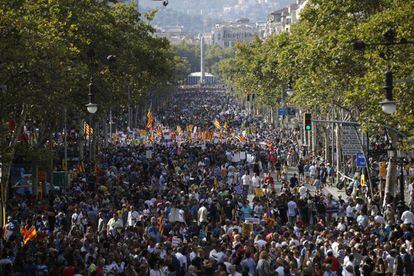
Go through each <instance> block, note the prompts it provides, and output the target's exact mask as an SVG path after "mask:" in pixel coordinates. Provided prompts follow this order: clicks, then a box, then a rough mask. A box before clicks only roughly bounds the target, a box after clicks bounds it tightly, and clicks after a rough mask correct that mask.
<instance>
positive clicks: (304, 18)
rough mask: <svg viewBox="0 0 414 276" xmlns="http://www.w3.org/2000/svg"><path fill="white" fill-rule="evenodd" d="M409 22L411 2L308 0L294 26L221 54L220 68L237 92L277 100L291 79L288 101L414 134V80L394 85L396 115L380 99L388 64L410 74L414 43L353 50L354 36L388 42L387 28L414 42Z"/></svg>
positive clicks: (399, 75) (401, 75)
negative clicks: (385, 109)
mask: <svg viewBox="0 0 414 276" xmlns="http://www.w3.org/2000/svg"><path fill="white" fill-rule="evenodd" d="M412 22H414V4H413V2H412V1H403V0H379V1H378V0H350V1H342V0H311V1H309V4H308V5H307V6H306V7H305V9H304V10H303V11H302V13H301V15H300V21H299V23H298V24H297V25H295V26H293V28H292V30H291V33H289V34H288V33H281V34H276V35H273V36H272V37H270V38H269V39H268V40H266V41H263V42H258V41H254V42H252V43H251V44H249V45H238V46H237V49H236V56H235V58H233V59H230V60H224V61H222V62H221V63H220V65H219V71H220V74H221V76H222V78H223V79H224V80H225V81H226V82H227V83H228V84H229V85H231V86H233V87H235V88H236V89H237V90H238V92H239V93H244V94H247V93H256V94H258V95H259V97H260V98H261V99H262V101H263V102H266V103H271V104H272V105H273V104H277V103H278V102H279V100H280V96H281V91H282V88H283V87H286V86H287V85H289V84H291V85H293V88H294V91H295V92H294V95H293V96H292V97H291V98H290V99H289V101H290V102H291V103H292V104H294V105H296V106H298V107H300V108H302V109H303V110H309V111H312V112H314V114H315V115H317V114H328V115H329V116H330V117H331V118H332V119H344V118H345V117H346V118H348V119H349V118H350V119H353V120H359V121H360V122H361V123H362V124H363V125H364V126H365V127H368V128H375V129H378V127H379V126H381V125H385V124H386V125H388V126H392V127H396V128H398V129H400V130H402V131H404V132H407V133H409V134H410V135H411V136H414V124H413V122H414V113H413V111H414V110H413V106H414V102H413V101H414V86H413V85H412V83H396V84H395V87H394V98H395V99H396V101H397V104H398V106H397V112H395V113H394V114H392V115H391V116H390V115H387V114H384V113H383V112H382V111H381V106H380V104H379V102H380V101H381V100H382V99H384V93H383V89H382V86H383V83H384V76H383V73H384V72H385V71H386V70H387V67H389V68H390V69H391V70H392V71H393V73H394V76H395V79H412V78H413V76H414V65H413V64H414V63H413V58H414V46H413V45H403V46H395V47H376V48H368V49H366V50H365V51H364V52H359V51H356V50H354V49H353V41H355V40H356V39H363V40H365V41H366V42H367V43H380V42H383V35H384V33H385V32H386V31H387V30H388V29H389V28H394V29H395V30H396V32H397V38H402V37H404V38H406V39H408V40H410V41H414V30H413V28H412ZM390 51H391V53H392V58H390V59H389V60H384V58H382V57H381V53H383V52H386V53H387V52H390ZM272 99H273V100H272ZM269 100H271V101H269Z"/></svg>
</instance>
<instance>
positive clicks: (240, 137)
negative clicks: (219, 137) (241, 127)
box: [234, 134, 244, 142]
mask: <svg viewBox="0 0 414 276" xmlns="http://www.w3.org/2000/svg"><path fill="white" fill-rule="evenodd" d="M234 138H235V139H236V140H237V141H239V142H243V141H244V136H243V135H241V134H240V135H236V136H234Z"/></svg>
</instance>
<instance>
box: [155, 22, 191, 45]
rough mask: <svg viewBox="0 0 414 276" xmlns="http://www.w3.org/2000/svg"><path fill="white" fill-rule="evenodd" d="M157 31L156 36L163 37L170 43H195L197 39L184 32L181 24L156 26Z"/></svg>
mask: <svg viewBox="0 0 414 276" xmlns="http://www.w3.org/2000/svg"><path fill="white" fill-rule="evenodd" d="M156 29H157V31H156V32H155V36H156V37H164V38H166V39H168V40H169V41H170V42H171V44H180V43H183V42H184V43H187V44H196V43H197V39H196V38H195V37H194V36H193V35H190V34H188V33H186V32H184V27H183V26H164V27H156Z"/></svg>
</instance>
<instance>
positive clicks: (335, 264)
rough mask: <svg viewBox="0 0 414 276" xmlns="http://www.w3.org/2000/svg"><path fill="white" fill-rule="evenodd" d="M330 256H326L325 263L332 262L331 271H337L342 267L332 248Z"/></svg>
mask: <svg viewBox="0 0 414 276" xmlns="http://www.w3.org/2000/svg"><path fill="white" fill-rule="evenodd" d="M327 255H328V256H327V257H326V258H325V260H324V261H323V263H324V264H330V265H331V271H333V272H337V271H339V268H340V266H341V265H340V264H339V262H338V259H337V258H335V256H334V255H333V252H332V250H328V254H327Z"/></svg>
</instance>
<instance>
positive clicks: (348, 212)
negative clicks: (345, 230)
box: [345, 203, 355, 224]
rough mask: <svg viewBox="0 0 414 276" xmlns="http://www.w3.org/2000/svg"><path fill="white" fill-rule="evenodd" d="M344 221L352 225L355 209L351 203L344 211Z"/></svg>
mask: <svg viewBox="0 0 414 276" xmlns="http://www.w3.org/2000/svg"><path fill="white" fill-rule="evenodd" d="M345 215H346V219H347V221H348V224H352V222H353V221H354V219H355V209H354V206H353V204H352V203H350V204H349V205H348V206H347V207H346V210H345Z"/></svg>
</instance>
